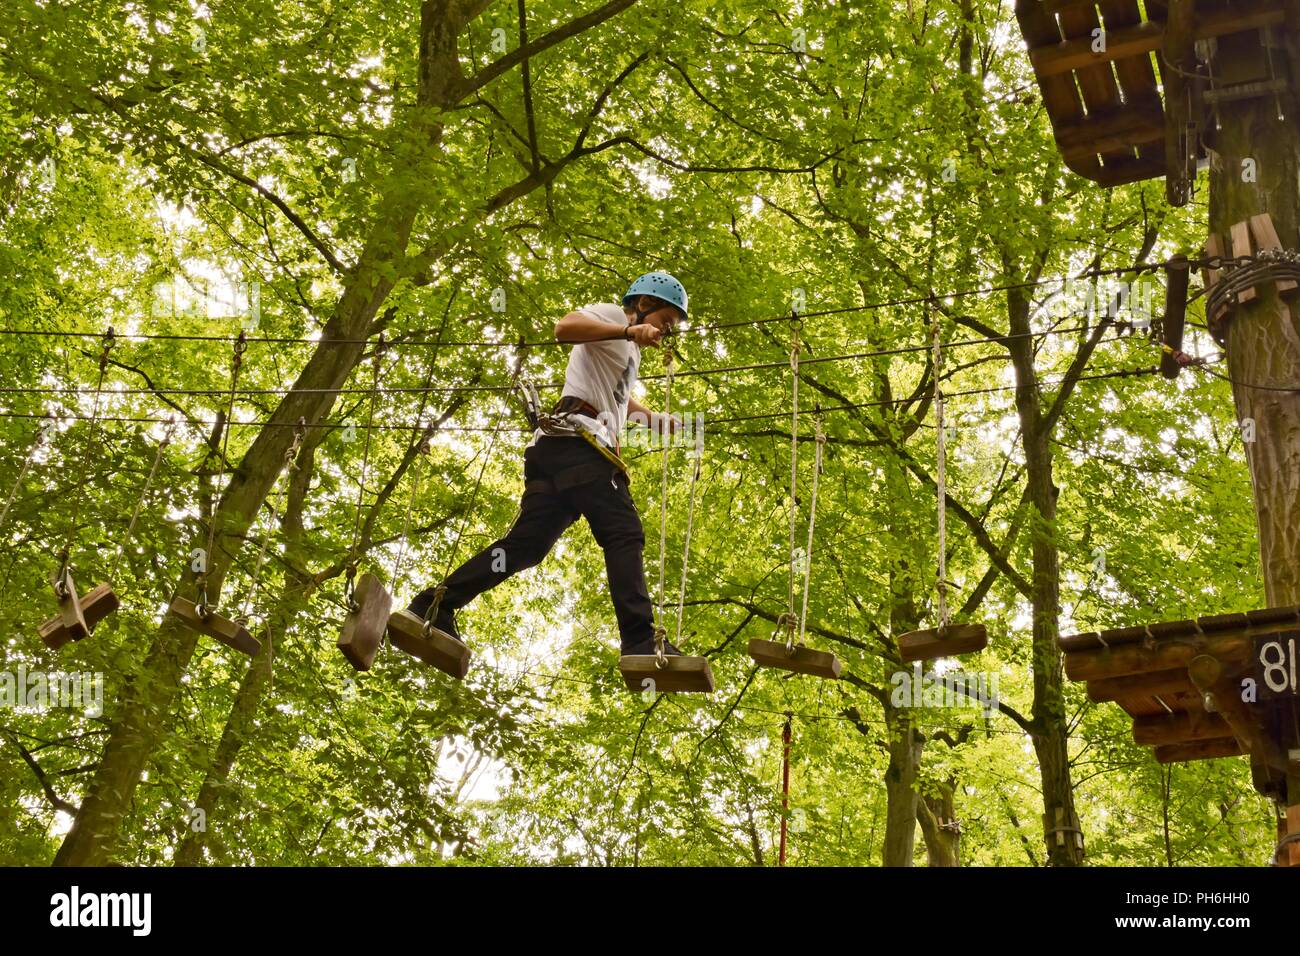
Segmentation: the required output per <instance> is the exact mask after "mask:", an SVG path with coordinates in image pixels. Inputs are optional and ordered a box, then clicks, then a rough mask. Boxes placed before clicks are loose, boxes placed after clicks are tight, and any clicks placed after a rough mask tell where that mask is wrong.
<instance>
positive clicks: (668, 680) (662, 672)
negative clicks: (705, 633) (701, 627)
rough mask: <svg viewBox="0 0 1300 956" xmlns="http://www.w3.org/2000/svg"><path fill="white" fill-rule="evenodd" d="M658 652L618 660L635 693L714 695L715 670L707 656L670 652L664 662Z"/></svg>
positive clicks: (626, 681) (628, 687)
mask: <svg viewBox="0 0 1300 956" xmlns="http://www.w3.org/2000/svg"><path fill="white" fill-rule="evenodd" d="M660 664H661V662H660V660H659V658H658V657H656V656H655V655H654V654H624V655H623V656H622V657H620V658H619V659H618V670H619V673H620V674H622V675H623V683H625V684H626V685H627V689H628V690H630V691H632V692H633V693H634V694H641V693H644V692H645V691H652V692H654V693H658V694H711V693H713V671H712V669H711V668H710V667H709V659H708V658H707V657H685V656H678V655H675V654H670V655H668V656H667V657H666V658H664V660H663V662H662V665H663V666H660Z"/></svg>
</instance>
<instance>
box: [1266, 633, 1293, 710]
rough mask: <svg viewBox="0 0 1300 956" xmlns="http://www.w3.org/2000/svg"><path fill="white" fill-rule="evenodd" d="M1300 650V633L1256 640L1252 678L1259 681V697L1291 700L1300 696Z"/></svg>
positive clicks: (1272, 635) (1277, 634) (1267, 636)
mask: <svg viewBox="0 0 1300 956" xmlns="http://www.w3.org/2000/svg"><path fill="white" fill-rule="evenodd" d="M1297 650H1300V631H1281V632H1279V633H1275V634H1261V635H1259V636H1258V637H1256V638H1255V674H1256V676H1257V677H1258V679H1259V696H1260V698H1261V699H1263V698H1269V697H1294V696H1296V695H1297V694H1300V681H1297V679H1296V675H1297V669H1298V668H1300V665H1297V662H1296V651H1297Z"/></svg>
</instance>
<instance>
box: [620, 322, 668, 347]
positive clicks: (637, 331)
mask: <svg viewBox="0 0 1300 956" xmlns="http://www.w3.org/2000/svg"><path fill="white" fill-rule="evenodd" d="M624 334H625V335H626V336H627V337H628V338H629V339H630V340H631V341H633V342H635V343H636V344H637V345H640V346H642V347H645V346H647V345H648V346H651V347H652V348H658V347H659V340H660V338H662V336H663V332H662V331H661V330H659V329H657V328H655V327H654V326H653V325H650V324H649V323H648V322H642V323H640V324H638V325H630V326H628V330H627V332H625V333H624Z"/></svg>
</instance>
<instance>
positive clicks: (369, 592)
mask: <svg viewBox="0 0 1300 956" xmlns="http://www.w3.org/2000/svg"><path fill="white" fill-rule="evenodd" d="M353 600H354V601H355V602H356V605H357V609H356V610H355V611H349V612H348V616H347V618H346V619H345V620H344V621H343V632H342V634H340V635H339V641H338V646H339V650H341V651H342V652H343V656H344V657H346V658H347V659H348V663H349V664H351V665H352V666H353V667H354V668H356V669H357V670H359V671H367V670H370V665H371V664H373V663H374V662H375V655H376V654H377V653H379V645H380V644H381V643H382V642H383V639H384V631H385V630H386V629H387V628H388V618H389V616H390V615H391V614H392V610H393V596H392V595H391V594H389V593H388V589H387V588H385V587H384V584H383V582H382V581H380V580H379V578H377V577H375V575H373V574H371V573H370V572H369V571H367V572H366V573H365V574H363V575H361V578H360V579H359V580H358V581H357V586H356V591H355V592H354V593H353Z"/></svg>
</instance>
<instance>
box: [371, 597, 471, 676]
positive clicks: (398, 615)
mask: <svg viewBox="0 0 1300 956" xmlns="http://www.w3.org/2000/svg"><path fill="white" fill-rule="evenodd" d="M388 639H389V640H390V641H392V642H393V646H394V647H396V648H398V649H400V650H403V651H406V653H408V654H410V655H411V656H412V657H415V658H417V659H419V660H422V661H424V662H425V663H426V664H432V665H433V666H434V667H436V668H438V670H440V671H443V672H444V673H447V674H450V675H451V676H452V677H454V678H456V679H457V680H461V679H463V678H464V676H465V675H466V674H468V673H469V659H470V651H469V648H468V647H466V646H465V645H464V644H463V643H461V642H460V641H458V640H456V638H454V637H452V636H451V635H450V634H447V633H445V632H444V631H440V630H438V629H437V628H436V627H431V628H429V629H428V630H427V631H426V630H425V625H424V620H423V619H422V618H420V617H417V616H416V615H414V614H412V613H411V612H410V611H407V610H401V611H394V612H393V613H392V614H391V615H389V618H388Z"/></svg>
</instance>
